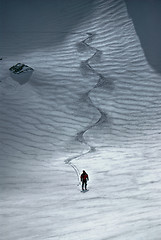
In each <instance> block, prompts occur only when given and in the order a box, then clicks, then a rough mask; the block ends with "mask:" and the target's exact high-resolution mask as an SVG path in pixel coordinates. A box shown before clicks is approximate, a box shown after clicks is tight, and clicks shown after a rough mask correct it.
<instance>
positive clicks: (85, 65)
mask: <svg viewBox="0 0 161 240" xmlns="http://www.w3.org/2000/svg"><path fill="white" fill-rule="evenodd" d="M87 35H88V36H87V37H86V38H85V39H84V40H83V41H81V42H79V43H78V45H77V47H78V50H81V51H83V52H84V51H86V50H91V51H94V53H93V54H92V56H91V57H89V58H88V59H87V60H85V61H82V62H81V64H80V68H81V69H82V70H85V71H86V70H87V71H90V72H92V73H94V74H95V76H96V77H97V78H98V81H97V83H96V84H95V85H94V86H93V88H91V89H90V90H89V91H88V92H86V93H85V94H84V95H83V98H84V100H85V101H86V102H87V103H88V105H90V106H92V107H93V108H95V109H96V111H98V112H99V114H100V117H99V119H98V120H97V121H96V122H95V123H93V124H91V125H89V126H87V127H86V128H85V129H84V130H82V131H80V132H78V133H77V134H76V136H75V140H76V141H78V142H79V143H81V144H84V145H86V146H88V148H89V150H88V151H87V152H85V153H81V154H79V155H77V156H75V157H72V158H68V159H66V160H65V163H66V164H69V165H70V166H71V167H72V168H73V169H74V170H75V172H76V174H77V177H78V182H79V176H80V172H79V170H78V168H77V167H76V165H74V164H73V163H72V160H75V159H77V158H79V157H82V156H84V155H86V154H89V153H91V152H94V151H96V148H95V147H94V146H92V145H91V144H89V143H88V141H86V139H85V136H84V135H85V133H86V132H87V131H89V130H90V129H92V128H93V127H95V126H98V125H100V126H101V125H102V124H103V123H106V122H107V123H108V121H109V120H108V119H109V118H108V116H107V114H106V113H105V112H103V111H102V110H101V108H99V107H96V106H95V104H94V103H93V101H92V99H91V98H90V93H91V92H92V91H93V90H94V89H95V88H99V87H103V86H107V85H108V87H109V89H110V90H112V89H113V83H112V82H109V81H108V80H107V79H106V78H105V77H104V76H103V75H102V74H100V73H99V72H98V71H97V70H95V69H94V68H93V67H92V65H91V64H90V61H92V60H93V59H94V60H95V59H96V60H97V58H98V57H99V58H100V56H101V54H102V52H101V51H100V50H99V49H97V48H95V47H92V46H90V45H89V43H88V42H91V41H92V39H93V37H94V36H95V33H87Z"/></svg>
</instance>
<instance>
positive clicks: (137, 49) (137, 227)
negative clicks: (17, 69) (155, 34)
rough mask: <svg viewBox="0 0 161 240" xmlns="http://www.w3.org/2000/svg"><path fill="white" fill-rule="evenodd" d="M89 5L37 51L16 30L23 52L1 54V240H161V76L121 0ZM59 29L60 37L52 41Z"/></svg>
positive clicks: (4, 47) (32, 38) (7, 49)
mask: <svg viewBox="0 0 161 240" xmlns="http://www.w3.org/2000/svg"><path fill="white" fill-rule="evenodd" d="M62 1H63V0H62ZM16 2H17V1H16ZM53 2H54V1H53ZM67 2H68V1H65V0H64V3H65V4H67ZM78 2H79V3H80V5H81V8H80V11H83V10H84V8H86V7H87V5H88V3H86V4H83V1H82V0H78ZM44 4H46V1H45V2H44ZM91 4H92V11H90V14H89V15H86V16H84V17H83V18H81V21H80V22H79V21H77V24H76V25H75V28H73V25H74V24H72V29H71V28H70V26H68V24H67V26H68V27H65V28H63V27H62V24H61V25H60V26H57V27H56V29H55V24H53V29H52V33H51V32H50V34H51V35H52V34H53V36H51V38H49V34H47V35H43V39H44V40H43V41H44V42H43V43H44V44H43V48H38V47H37V48H36V49H35V48H34V47H33V49H32V51H31V52H30V51H29V49H28V42H27V41H25V37H26V33H24V34H23V32H21V33H22V34H21V35H19V38H20V39H19V42H21V43H22V44H23V48H22V47H21V46H22V45H18V44H17V45H16V46H17V47H19V48H21V49H17V50H16V48H15V44H14V48H12V49H11V45H10V46H8V48H7V47H6V46H7V45H6V44H5V45H4V46H2V47H1V48H0V50H1V53H3V55H2V56H1V57H2V60H1V61H0V65H1V71H0V81H1V82H0V153H1V154H0V194H1V197H0V219H2V220H1V227H0V235H1V239H2V240H13V239H16V240H22V239H23V240H29V239H34V240H46V239H52V240H57V239H61V240H69V239H70V240H77V239H79V240H80V239H81V240H106V239H109V240H110V239H114V240H125V239H132V240H140V239H143V240H144V239H146V240H160V235H161V230H160V229H161V213H160V208H161V203H160V199H161V170H160V169H161V162H160V155H161V147H160V140H161V131H160V128H161V79H160V75H158V74H157V73H155V72H154V71H153V70H152V69H151V67H150V66H149V65H148V63H147V61H146V58H145V56H144V53H143V51H142V48H141V46H140V42H139V39H138V37H137V35H136V32H135V30H134V27H133V24H132V21H131V20H130V19H129V17H128V14H127V9H126V5H125V3H124V1H122V0H118V1H115V0H108V1H105V0H97V1H92V2H90V6H91ZM74 6H75V7H74V8H73V10H72V9H69V11H67V12H64V15H63V17H64V21H65V16H66V14H67V13H68V12H71V11H72V12H73V14H71V15H69V16H68V18H69V22H72V21H73V22H74V20H75V17H76V20H78V15H79V14H78V12H79V10H78V9H79V7H78V6H79V5H78V6H76V3H75V5H74ZM66 7H67V8H68V7H69V8H70V7H71V4H70V5H68V4H67V5H66ZM45 8H47V5H45ZM64 9H65V8H64ZM74 9H77V11H76V12H74ZM57 14H58V15H54V19H56V20H57V21H56V22H57V23H58V22H59V19H60V17H59V14H62V12H61V13H60V12H59V13H57ZM74 16H75V17H74ZM80 16H82V14H81V12H80ZM43 19H45V18H43ZM61 19H62V15H61ZM69 25H70V24H69ZM63 26H66V25H63ZM24 27H25V26H23V29H24ZM58 30H59V31H60V34H61V31H62V32H66V34H65V40H64V41H62V38H61V41H60V42H57V43H56V44H55V43H54V41H56V39H57V37H58V36H56V37H55V36H54V34H56V31H58ZM54 31H55V33H54ZM67 32H68V34H67ZM36 34H37V38H38V37H39V38H40V42H41V36H42V34H44V33H38V32H37V33H36ZM15 36H16V35H15ZM15 36H14V37H15ZM63 36H64V35H63ZM28 38H30V43H31V42H32V41H33V46H34V45H35V35H34V36H32V34H31V35H30V36H28ZM53 39H55V40H53ZM38 46H39V43H38ZM20 52H21V53H22V54H16V53H20ZM17 62H25V64H27V65H28V66H32V68H33V69H34V72H33V74H32V76H31V79H30V81H28V82H27V83H26V84H24V85H20V84H18V83H17V82H15V81H14V80H13V79H12V78H11V77H10V75H9V71H8V69H9V68H10V67H11V66H13V65H15V64H16V63H17ZM65 163H67V164H65ZM83 169H85V170H86V171H87V173H88V174H89V180H90V181H89V182H88V188H89V191H88V192H86V193H84V194H83V193H81V192H80V190H81V188H80V185H79V186H78V181H79V178H80V173H81V171H82V170H83Z"/></svg>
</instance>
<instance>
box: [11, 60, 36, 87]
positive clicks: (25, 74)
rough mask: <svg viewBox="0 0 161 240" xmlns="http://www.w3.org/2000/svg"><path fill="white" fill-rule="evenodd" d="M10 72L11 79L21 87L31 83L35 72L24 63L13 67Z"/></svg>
mask: <svg viewBox="0 0 161 240" xmlns="http://www.w3.org/2000/svg"><path fill="white" fill-rule="evenodd" d="M9 70H10V75H11V77H12V78H13V79H14V80H15V81H17V82H18V83H19V84H21V85H22V84H25V83H26V82H28V81H29V79H30V77H31V75H32V73H33V71H34V70H33V68H31V67H29V66H27V65H25V64H23V63H17V64H16V65H14V66H12V67H11V68H10V69H9Z"/></svg>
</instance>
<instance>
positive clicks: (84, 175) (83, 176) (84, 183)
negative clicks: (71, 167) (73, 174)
mask: <svg viewBox="0 0 161 240" xmlns="http://www.w3.org/2000/svg"><path fill="white" fill-rule="evenodd" d="M80 178H81V182H82V191H84V186H85V190H87V181H88V180H89V178H88V174H87V173H86V171H84V170H83V173H82V174H81V177H80Z"/></svg>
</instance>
